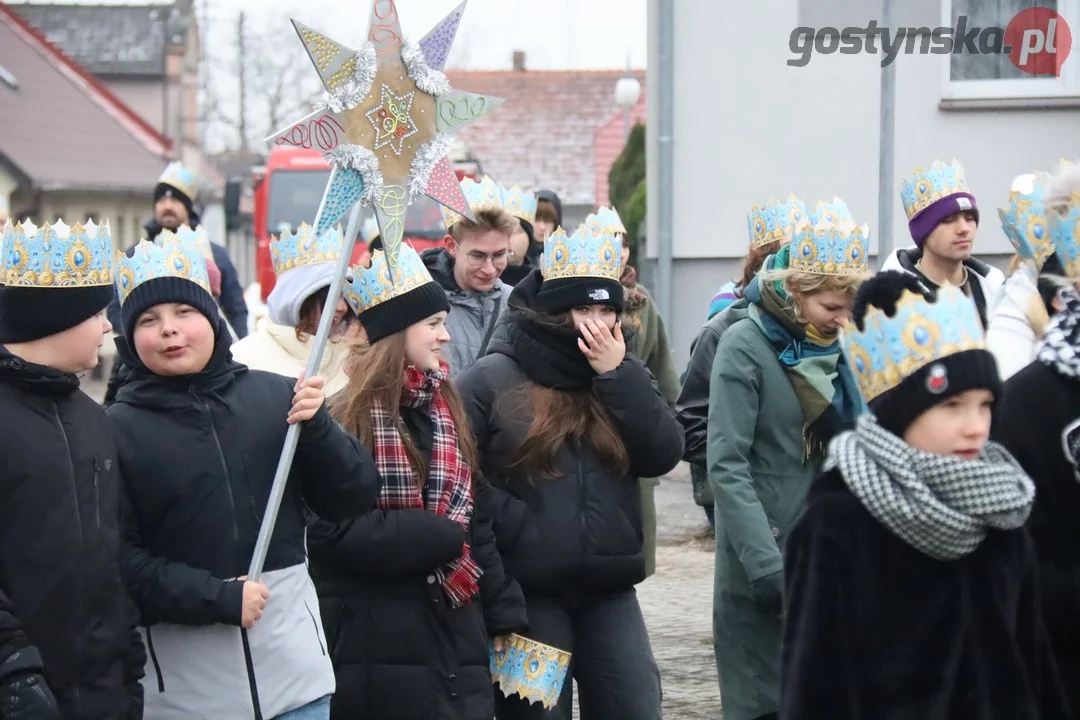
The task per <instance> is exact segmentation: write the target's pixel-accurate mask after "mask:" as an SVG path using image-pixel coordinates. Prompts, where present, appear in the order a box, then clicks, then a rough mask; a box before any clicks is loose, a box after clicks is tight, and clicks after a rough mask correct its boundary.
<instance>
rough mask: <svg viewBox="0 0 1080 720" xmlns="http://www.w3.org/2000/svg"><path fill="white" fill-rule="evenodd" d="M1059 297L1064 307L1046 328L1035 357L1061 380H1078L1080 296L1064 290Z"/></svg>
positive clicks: (1069, 288)
mask: <svg viewBox="0 0 1080 720" xmlns="http://www.w3.org/2000/svg"><path fill="white" fill-rule="evenodd" d="M1060 297H1061V301H1062V302H1063V303H1064V304H1065V308H1064V309H1063V310H1062V311H1061V312H1059V313H1058V314H1057V315H1055V316H1054V318H1053V319H1052V320H1051V321H1050V324H1049V325H1047V326H1046V333H1045V334H1044V335H1043V340H1042V343H1041V344H1040V345H1039V350H1038V353H1037V354H1036V357H1037V358H1038V359H1039V362H1041V363H1043V364H1044V365H1049V366H1050V367H1051V368H1053V369H1054V370H1055V371H1056V372H1057V373H1058V374H1059V375H1061V376H1062V377H1066V378H1069V379H1070V380H1080V293H1077V291H1076V288H1073V287H1067V288H1065V289H1064V290H1062V291H1061V293H1060Z"/></svg>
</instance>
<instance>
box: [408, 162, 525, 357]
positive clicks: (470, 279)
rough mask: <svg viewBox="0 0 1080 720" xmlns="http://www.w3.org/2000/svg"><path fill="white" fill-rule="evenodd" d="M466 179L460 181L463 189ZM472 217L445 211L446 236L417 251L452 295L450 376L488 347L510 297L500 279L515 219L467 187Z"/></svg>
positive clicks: (508, 250) (508, 255)
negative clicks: (438, 243)
mask: <svg viewBox="0 0 1080 720" xmlns="http://www.w3.org/2000/svg"><path fill="white" fill-rule="evenodd" d="M469 182H470V181H468V180H466V181H465V183H462V186H463V189H466V190H467V189H468V188H466V187H465V186H466V184H467V183H469ZM465 196H466V197H467V198H468V199H469V200H470V204H471V207H472V211H473V216H474V217H475V218H476V222H473V221H471V220H469V219H468V218H465V217H462V216H461V215H458V214H457V213H454V212H452V211H449V210H447V211H444V213H443V220H444V222H445V224H446V231H447V233H448V234H447V236H446V237H445V238H444V240H443V247H438V248H431V249H430V250H426V251H424V253H423V254H422V255H421V257H422V258H423V259H424V264H425V265H426V266H427V269H428V271H429V272H430V273H431V277H432V278H434V279H435V281H436V282H437V283H439V284H440V285H442V288H443V290H445V291H446V295H447V297H448V298H450V315H449V316H448V317H447V320H446V329H447V330H448V331H449V332H450V344H449V346H448V347H449V349H450V356H449V357H448V358H447V361H448V362H449V363H450V373H451V376H454V375H457V374H458V373H459V372H461V371H462V370H464V369H465V368H467V367H469V366H470V365H472V364H473V363H474V362H476V360H477V359H478V358H480V357H481V356H482V355H483V354H484V353H485V352H486V351H487V346H488V343H490V342H491V336H492V335H493V334H494V332H495V324H496V323H497V322H498V321H499V317H500V316H501V315H502V311H503V310H504V309H505V307H506V300H507V298H509V297H510V286H508V285H506V284H505V283H503V282H502V280H500V279H499V276H501V275H502V273H503V270H505V269H506V266H507V264H508V263H509V261H510V235H511V234H513V232H514V229H515V227H516V226H517V224H518V223H517V220H515V219H514V218H513V217H512V216H511V215H509V214H508V213H507V212H506V211H505V210H504V209H502V208H501V207H492V206H491V205H490V204H483V205H481V203H480V202H479V201H478V202H477V203H476V204H472V200H473V198H474V197H478V196H477V194H476V193H469V192H466V193H465Z"/></svg>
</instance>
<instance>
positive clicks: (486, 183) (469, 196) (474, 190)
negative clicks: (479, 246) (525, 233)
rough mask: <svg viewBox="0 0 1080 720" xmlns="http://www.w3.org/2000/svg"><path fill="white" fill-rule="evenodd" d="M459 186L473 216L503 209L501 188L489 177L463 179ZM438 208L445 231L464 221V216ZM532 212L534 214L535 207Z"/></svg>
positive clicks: (448, 209)
mask: <svg viewBox="0 0 1080 720" xmlns="http://www.w3.org/2000/svg"><path fill="white" fill-rule="evenodd" d="M460 184H461V193H462V195H464V196H465V202H467V203H468V204H469V209H471V210H472V211H473V214H474V215H475V214H476V213H478V212H479V211H481V210H502V209H504V208H503V191H502V188H501V187H499V185H498V183H496V182H495V181H494V180H492V179H491V177H490V176H488V175H485V176H484V177H482V178H481V179H480V180H473V179H472V178H465V179H464V180H462V181H461V183H460ZM440 207H441V208H442V214H443V225H445V226H446V229H447V231H449V230H450V228H451V227H452V226H454V225H456V224H457V223H459V222H461V221H462V220H464V219H465V216H464V215H460V214H458V213H457V212H455V211H454V210H451V209H450V208H448V207H446V206H445V205H441V206H440ZM533 212H534V214H535V212H536V210H535V207H534V209H533Z"/></svg>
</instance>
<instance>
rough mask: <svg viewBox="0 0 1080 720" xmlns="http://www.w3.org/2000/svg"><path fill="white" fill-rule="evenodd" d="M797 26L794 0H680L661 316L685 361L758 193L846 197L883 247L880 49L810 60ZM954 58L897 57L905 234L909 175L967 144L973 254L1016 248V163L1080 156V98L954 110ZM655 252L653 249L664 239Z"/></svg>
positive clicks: (1041, 165)
mask: <svg viewBox="0 0 1080 720" xmlns="http://www.w3.org/2000/svg"><path fill="white" fill-rule="evenodd" d="M804 2H805V0H804ZM766 6H767V10H766ZM657 11H658V2H657V0H650V3H649V12H650V22H649V40H650V42H649V44H650V48H649V69H650V72H649V73H648V78H647V82H648V83H649V85H648V93H649V96H650V97H653V98H655V97H657V90H658V87H657V83H658V82H659V81H660V78H659V75H658V73H657V72H655V70H654V69H655V68H656V67H657V61H658V53H657V47H656V45H657V32H656V30H657V28H656V25H657V22H656V19H657ZM804 19H805V18H804ZM867 19H869V18H867ZM847 21H851V19H850V18H848V19H847ZM837 24H840V23H837ZM798 25H800V16H799V2H798V0H767V2H766V3H754V4H749V3H718V2H715V1H714V0H678V2H676V4H675V51H674V64H675V88H674V91H675V131H674V138H675V141H674V148H675V164H674V175H675V177H674V184H675V187H674V213H675V217H674V228H673V236H674V247H673V254H674V257H675V263H674V278H673V284H674V289H673V290H674V296H675V297H674V300H675V312H674V317H669V318H665V319H666V322H667V327H668V331H669V335H670V336H671V341H672V344H673V347H674V348H675V350H676V359H677V361H678V362H679V364H680V365H681V364H682V363H683V362H685V361H686V359H687V357H688V348H689V345H690V341H691V340H692V339H693V337H694V335H695V334H696V333H697V331H698V329H699V328H700V326H701V323H702V321H703V319H704V315H705V309H706V306H707V304H708V302H709V299H710V298H711V297H712V295H713V293H714V292H715V290H716V289H717V288H718V287H719V286H720V285H721V284H723V283H724V282H726V281H727V280H728V279H729V278H730V277H731V276H732V274H733V273H734V272H735V271H736V270H737V267H738V265H739V259H740V258H741V257H742V256H743V255H744V254H745V252H746V246H747V240H748V238H747V228H746V214H747V211H748V210H749V209H750V207H751V206H752V205H753V204H755V203H760V202H763V201H765V200H767V199H768V198H769V197H771V196H774V195H776V196H780V197H783V196H786V195H787V194H788V193H789V192H794V193H795V194H796V195H798V196H800V197H801V198H803V199H804V200H805V201H806V202H807V204H808V205H809V206H810V207H811V208H812V207H813V205H814V203H815V202H816V201H817V200H818V199H829V198H831V197H832V196H833V195H837V196H839V197H841V198H842V199H843V200H845V201H846V202H847V204H848V206H849V207H850V208H851V210H852V212H853V213H854V215H855V218H856V219H857V220H858V221H860V222H866V223H869V224H870V226H871V252H872V253H876V252H877V237H878V235H879V232H878V231H879V228H877V227H876V225H877V215H878V207H877V205H878V203H877V195H878V146H879V143H878V137H879V133H878V122H879V113H878V108H879V97H880V65H879V62H880V57H881V56H880V55H869V54H860V55H841V54H833V55H820V54H814V56H813V58H812V60H811V61H810V63H809V64H807V65H806V66H805V67H801V68H800V67H793V66H789V65H787V60H788V59H789V58H791V57H792V54H791V51H790V49H789V38H790V34H791V31H792V29H793V28H795V27H797V26H798ZM946 61H947V57H946V56H941V55H925V56H923V55H912V56H903V55H901V56H900V57H899V58H898V60H897V63H896V78H897V80H896V137H895V160H894V162H895V170H896V177H895V178H894V182H895V192H894V195H893V197H894V205H893V219H894V222H893V227H892V236H893V242H894V246H904V245H908V244H910V241H909V238H910V236H909V235H908V233H907V219H906V217H905V215H904V212H903V206H902V204H901V202H900V197H899V184H900V180H901V178H902V177H904V176H906V175H908V174H910V172H911V171H912V170H913V169H914V168H915V167H916V166H919V165H923V166H926V165H929V164H930V163H932V162H933V161H934V160H935V159H936V158H940V159H942V160H951V159H952V158H953V157H956V159H958V160H959V161H960V162H961V163H962V164H963V165H964V169H965V171H966V174H967V177H968V181H969V182H970V183H971V186H972V190H973V192H974V193H975V195H976V196H977V198H978V200H979V204H980V207H981V209H982V224H981V227H980V231H979V237H978V242H977V247H976V252H977V253H979V254H981V255H1004V254H1006V253H1009V252H1010V251H1011V248H1010V246H1009V245H1008V242H1007V240H1006V239H1005V236H1004V234H1003V233H1002V231H1001V228H1000V223H999V222H998V219H997V211H996V207H997V206H998V205H999V204H1001V203H1003V202H1004V200H1005V198H1006V196H1007V194H1008V187H1009V184H1010V182H1011V180H1012V178H1013V177H1014V176H1015V175H1017V174H1020V173H1023V172H1030V171H1032V170H1035V169H1045V170H1051V169H1053V168H1054V167H1055V166H1056V165H1057V161H1058V158H1060V157H1070V158H1074V157H1080V132H1077V131H1078V130H1080V109H1072V110H1068V109H1061V110H1043V111H1036V110H1010V111H1004V110H996V111H963V112H960V111H942V110H940V109H939V103H940V100H941V97H942V90H943V80H944V75H943V70H942V63H944V62H946ZM657 111H658V105H657V103H650V104H649V126H648V134H649V137H648V151H649V155H648V164H649V170H648V172H649V205H650V208H655V207H656V206H657V199H656V198H657V189H658V188H657V179H656V164H657V155H656V151H657V147H658V145H657V132H656V124H657V119H658V118H657ZM657 219H658V217H657V213H656V212H655V211H652V212H650V213H649V217H648V222H649V228H648V237H649V238H650V239H652V238H658V237H659V234H658V231H657V225H656V223H657ZM647 252H648V256H649V257H650V258H655V257H656V255H657V242H656V241H655V240H650V242H649V243H648V248H647Z"/></svg>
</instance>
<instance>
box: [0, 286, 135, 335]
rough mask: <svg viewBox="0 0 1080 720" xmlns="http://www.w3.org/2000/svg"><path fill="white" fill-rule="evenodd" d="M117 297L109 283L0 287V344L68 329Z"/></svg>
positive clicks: (53, 333)
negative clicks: (81, 285) (74, 285)
mask: <svg viewBox="0 0 1080 720" xmlns="http://www.w3.org/2000/svg"><path fill="white" fill-rule="evenodd" d="M114 297H116V289H115V288H114V287H113V286H112V285H91V286H86V287H57V288H52V287H21V286H4V287H0V344H6V343H22V342H31V341H33V340H40V339H41V338H46V337H49V336H50V335H56V334H57V333H61V332H63V331H65V330H70V329H71V328H73V327H75V326H76V325H78V324H80V323H82V322H84V321H86V320H88V319H89V318H91V317H93V316H94V315H96V314H98V313H99V312H101V311H102V310H104V309H105V308H106V307H108V305H109V303H110V302H112V299H113V298H114Z"/></svg>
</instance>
